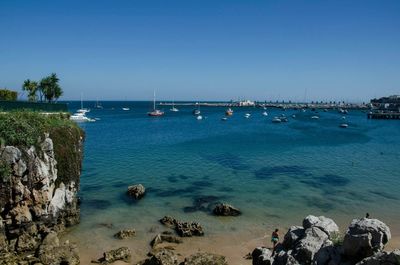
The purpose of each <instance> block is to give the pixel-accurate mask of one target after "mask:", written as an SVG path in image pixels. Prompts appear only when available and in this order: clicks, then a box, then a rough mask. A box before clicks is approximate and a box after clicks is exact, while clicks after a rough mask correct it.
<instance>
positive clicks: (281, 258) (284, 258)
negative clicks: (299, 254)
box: [272, 250, 299, 265]
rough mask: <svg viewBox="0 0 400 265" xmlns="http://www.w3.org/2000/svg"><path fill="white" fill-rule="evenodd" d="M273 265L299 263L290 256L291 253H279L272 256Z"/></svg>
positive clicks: (295, 264) (296, 264)
mask: <svg viewBox="0 0 400 265" xmlns="http://www.w3.org/2000/svg"><path fill="white" fill-rule="evenodd" d="M272 264H273V265H299V262H298V261H297V260H296V259H295V258H294V257H293V256H292V251H291V250H289V251H287V252H286V251H280V252H278V253H277V254H276V255H275V256H274V262H273V263H272Z"/></svg>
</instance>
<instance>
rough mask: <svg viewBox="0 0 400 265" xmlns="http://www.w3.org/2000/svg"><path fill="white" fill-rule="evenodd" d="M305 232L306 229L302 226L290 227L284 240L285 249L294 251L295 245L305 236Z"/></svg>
mask: <svg viewBox="0 0 400 265" xmlns="http://www.w3.org/2000/svg"><path fill="white" fill-rule="evenodd" d="M304 231H305V229H304V228H303V227H301V226H292V227H290V228H289V230H288V231H287V233H286V234H285V236H284V238H283V242H282V245H283V247H284V248H285V249H292V248H293V247H294V246H295V244H296V243H297V242H298V241H299V240H300V239H301V238H302V237H303V236H304Z"/></svg>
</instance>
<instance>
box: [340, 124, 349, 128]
mask: <svg viewBox="0 0 400 265" xmlns="http://www.w3.org/2000/svg"><path fill="white" fill-rule="evenodd" d="M339 127H340V128H347V127H349V125H348V124H347V123H342V124H340V125H339Z"/></svg>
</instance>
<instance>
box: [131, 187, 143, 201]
mask: <svg viewBox="0 0 400 265" xmlns="http://www.w3.org/2000/svg"><path fill="white" fill-rule="evenodd" d="M145 192H146V189H145V188H144V186H143V185H142V184H137V185H132V186H129V187H128V194H129V196H131V197H133V198H135V199H136V200H139V199H141V198H142V197H143V196H144V194H145Z"/></svg>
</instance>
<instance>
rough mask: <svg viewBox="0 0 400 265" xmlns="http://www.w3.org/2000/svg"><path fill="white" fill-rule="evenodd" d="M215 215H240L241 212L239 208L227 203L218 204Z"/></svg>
mask: <svg viewBox="0 0 400 265" xmlns="http://www.w3.org/2000/svg"><path fill="white" fill-rule="evenodd" d="M213 212H214V214H215V215H218V216H238V215H240V214H241V212H240V210H239V209H236V208H235V207H233V206H232V205H229V204H226V203H220V204H217V205H216V206H215V208H214V210H213Z"/></svg>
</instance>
